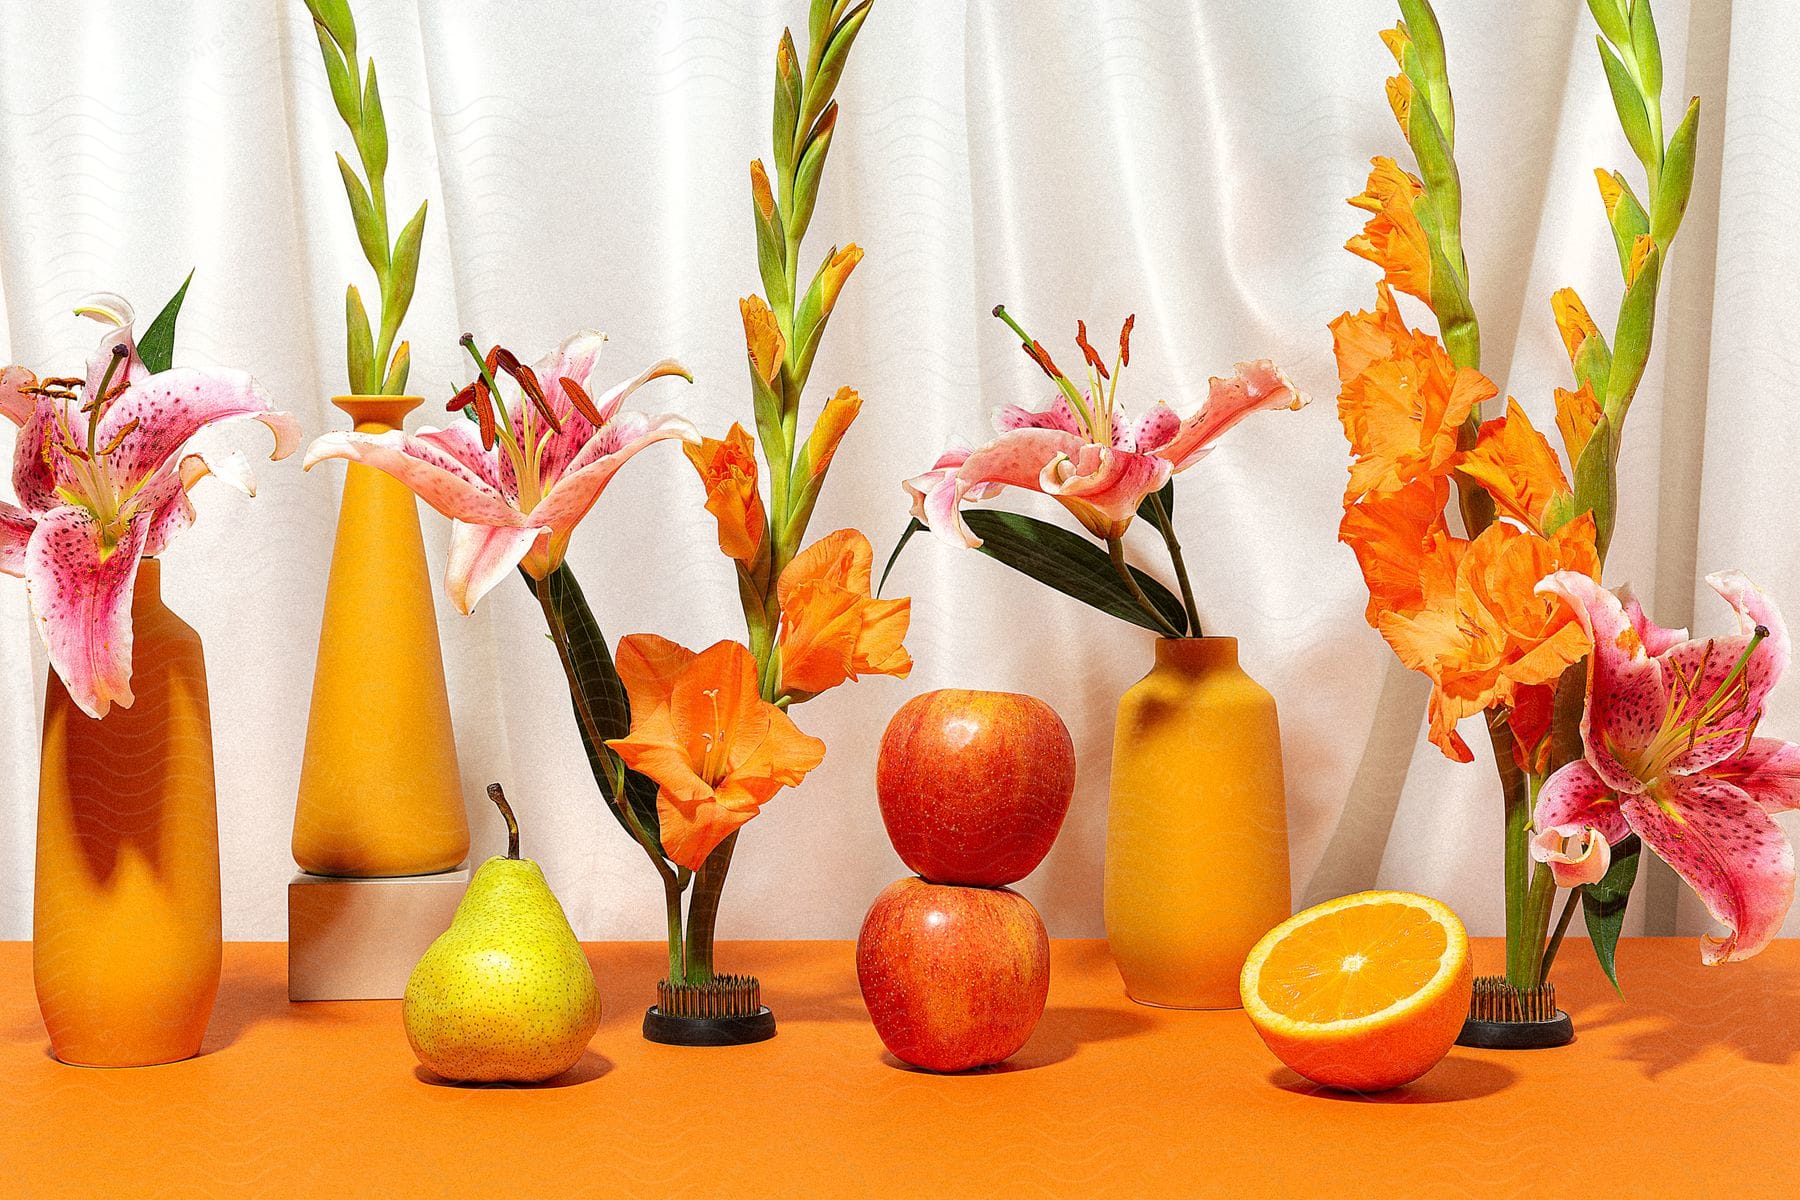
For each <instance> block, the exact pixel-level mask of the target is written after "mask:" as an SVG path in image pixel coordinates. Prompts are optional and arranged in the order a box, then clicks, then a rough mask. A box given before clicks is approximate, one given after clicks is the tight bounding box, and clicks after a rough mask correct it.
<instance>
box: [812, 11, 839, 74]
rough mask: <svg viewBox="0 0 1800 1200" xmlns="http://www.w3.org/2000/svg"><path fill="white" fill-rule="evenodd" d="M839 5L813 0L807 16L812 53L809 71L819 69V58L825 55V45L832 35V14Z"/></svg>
mask: <svg viewBox="0 0 1800 1200" xmlns="http://www.w3.org/2000/svg"><path fill="white" fill-rule="evenodd" d="M836 7H837V5H836V3H835V2H834V0H812V5H811V7H810V8H809V9H808V10H807V14H806V44H807V47H808V49H809V50H810V52H811V59H810V61H809V62H808V63H807V68H806V69H807V70H808V71H809V72H810V71H816V70H818V67H819V56H820V55H822V54H824V53H825V43H826V41H827V39H828V38H829V36H830V34H831V12H832V9H834V8H836Z"/></svg>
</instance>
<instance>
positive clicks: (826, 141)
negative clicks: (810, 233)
mask: <svg viewBox="0 0 1800 1200" xmlns="http://www.w3.org/2000/svg"><path fill="white" fill-rule="evenodd" d="M837 111H838V110H837V105H835V104H833V105H832V106H831V107H829V108H827V109H826V110H825V112H824V114H823V115H822V116H820V117H819V123H818V124H817V125H816V126H814V127H813V131H812V134H811V135H810V136H809V137H808V138H807V139H806V145H805V147H803V148H802V149H801V151H800V166H799V168H798V169H797V170H796V171H795V172H794V203H793V207H792V208H791V209H789V211H788V236H789V237H791V238H793V239H794V241H795V242H798V241H799V240H800V238H801V237H802V236H803V235H804V234H805V233H806V227H807V226H808V225H809V224H811V223H812V214H813V205H814V204H815V203H816V202H817V201H818V199H819V177H820V176H821V175H822V174H824V171H825V156H826V155H827V154H828V153H830V152H831V132H832V130H833V129H834V128H835V127H836V126H837Z"/></svg>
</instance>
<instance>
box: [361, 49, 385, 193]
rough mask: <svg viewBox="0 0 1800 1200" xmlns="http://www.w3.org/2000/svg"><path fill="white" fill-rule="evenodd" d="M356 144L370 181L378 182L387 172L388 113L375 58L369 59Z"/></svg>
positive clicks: (372, 182)
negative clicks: (378, 83)
mask: <svg viewBox="0 0 1800 1200" xmlns="http://www.w3.org/2000/svg"><path fill="white" fill-rule="evenodd" d="M356 145H357V148H358V149H359V150H361V151H362V161H363V170H365V171H367V172H368V173H369V182H370V183H371V184H376V183H379V182H380V181H381V179H382V178H383V177H384V176H385V175H386V174H387V162H388V134H387V115H386V114H385V113H383V112H382V110H381V88H380V87H379V86H377V84H376V82H375V60H374V59H372V58H371V59H370V60H369V76H368V80H367V82H365V83H364V84H363V110H362V122H361V123H360V124H359V125H358V126H357V137H356Z"/></svg>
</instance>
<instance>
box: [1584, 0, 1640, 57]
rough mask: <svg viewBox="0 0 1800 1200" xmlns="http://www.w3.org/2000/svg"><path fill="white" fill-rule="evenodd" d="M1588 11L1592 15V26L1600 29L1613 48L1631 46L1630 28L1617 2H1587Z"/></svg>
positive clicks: (1591, 0) (1621, 7)
mask: <svg viewBox="0 0 1800 1200" xmlns="http://www.w3.org/2000/svg"><path fill="white" fill-rule="evenodd" d="M1588 11H1589V12H1591V13H1593V14H1594V24H1596V25H1598V26H1599V27H1600V32H1601V33H1604V34H1605V35H1606V40H1607V41H1609V42H1611V43H1612V44H1613V45H1615V46H1629V45H1630V44H1631V26H1630V24H1629V23H1628V22H1627V20H1626V17H1625V9H1624V7H1623V5H1621V4H1620V3H1619V0H1588Z"/></svg>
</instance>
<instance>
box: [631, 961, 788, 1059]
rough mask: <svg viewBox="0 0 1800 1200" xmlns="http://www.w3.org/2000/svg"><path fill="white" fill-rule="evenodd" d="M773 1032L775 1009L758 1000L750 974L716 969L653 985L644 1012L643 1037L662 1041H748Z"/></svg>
mask: <svg viewBox="0 0 1800 1200" xmlns="http://www.w3.org/2000/svg"><path fill="white" fill-rule="evenodd" d="M774 1036H775V1014H774V1013H772V1012H770V1011H769V1010H768V1009H767V1008H766V1007H764V1006H763V1002H762V985H761V984H759V983H757V981H756V977H755V976H754V975H720V976H717V977H715V978H714V979H712V980H711V981H709V982H707V983H700V984H690V983H670V982H669V981H668V980H666V979H665V980H663V981H662V982H660V983H658V984H657V985H656V1003H655V1004H653V1005H651V1006H650V1007H649V1008H648V1009H647V1010H645V1012H644V1038H645V1039H646V1040H647V1041H652V1042H659V1043H661V1044H662V1045H665V1046H748V1045H750V1044H751V1043H752V1042H766V1041H768V1040H769V1039H770V1038H772V1037H774Z"/></svg>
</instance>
